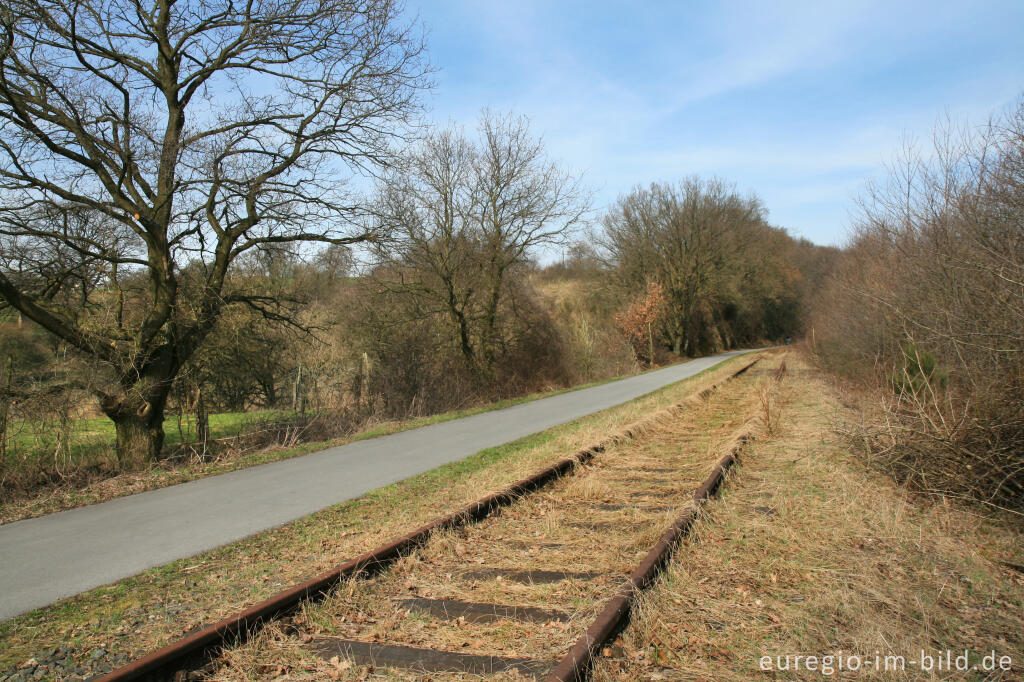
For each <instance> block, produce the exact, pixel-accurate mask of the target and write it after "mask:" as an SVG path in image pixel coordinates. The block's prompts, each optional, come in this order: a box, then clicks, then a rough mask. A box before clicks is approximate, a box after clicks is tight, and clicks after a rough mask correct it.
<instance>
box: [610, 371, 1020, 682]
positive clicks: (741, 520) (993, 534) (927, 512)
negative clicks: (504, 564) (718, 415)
mask: <svg viewBox="0 0 1024 682" xmlns="http://www.w3.org/2000/svg"><path fill="white" fill-rule="evenodd" d="M788 364H789V367H790V372H789V374H788V376H787V378H786V380H785V381H784V382H783V385H782V387H781V393H780V396H779V403H778V407H779V410H780V415H779V416H780V418H779V427H778V433H777V435H776V437H774V438H765V439H762V440H761V441H759V442H755V443H754V444H752V445H751V446H750V447H749V448H748V449H747V451H746V453H745V456H744V458H743V460H742V465H741V466H740V467H739V468H738V469H736V470H735V471H734V472H733V474H732V475H731V476H730V477H729V480H728V483H727V485H726V486H725V489H724V491H723V495H722V498H721V499H720V500H718V501H716V502H715V503H713V504H712V505H710V507H709V515H708V516H707V517H706V518H705V519H704V520H703V522H702V523H701V524H700V525H699V526H698V527H697V529H696V532H695V534H694V536H693V537H692V538H691V540H690V541H689V542H688V543H687V544H686V545H685V546H684V547H683V548H682V549H681V550H680V551H679V552H678V554H677V555H676V557H675V560H674V561H673V562H672V564H671V565H670V567H669V570H668V571H667V572H666V573H665V574H664V577H663V579H662V580H661V581H659V583H658V584H657V585H656V586H655V587H654V588H653V589H651V590H650V591H648V592H647V593H646V594H645V595H644V598H643V600H642V602H641V604H640V607H639V609H638V611H639V614H640V616H639V618H638V619H637V620H636V621H635V622H634V624H633V625H632V626H631V627H630V628H629V629H628V630H627V631H626V632H625V633H623V635H622V637H621V641H620V644H619V645H618V646H616V647H614V648H613V649H609V650H608V651H606V653H607V654H611V655H610V656H609V657H606V658H604V659H602V661H601V663H600V665H599V667H598V669H597V671H596V675H595V679H596V680H599V681H610V680H648V679H650V680H712V679H713V680H723V681H728V680H736V681H737V682H739V681H742V680H751V679H814V678H818V677H833V676H834V677H838V678H840V679H851V678H855V677H856V678H858V679H860V678H863V679H874V678H878V679H887V680H900V679H913V680H917V679H977V680H983V679H984V680H995V679H1024V575H1022V574H1021V573H1020V568H1019V567H1020V566H1021V565H1022V564H1024V543H1022V542H1021V536H1020V530H1019V525H1018V523H1019V520H1017V519H1007V518H999V517H993V516H991V515H990V514H982V513H981V512H979V511H978V510H977V509H969V508H965V507H960V506H957V505H954V504H950V503H948V502H945V501H943V500H942V499H922V498H921V497H919V496H914V495H911V494H909V493H908V492H907V491H905V490H903V489H901V488H900V487H898V486H896V485H895V484H893V483H892V482H891V481H890V480H888V479H887V478H885V477H883V476H881V475H878V474H876V473H874V472H873V471H872V470H871V469H870V467H869V466H866V463H865V462H864V460H863V458H862V457H861V456H860V455H859V450H858V449H857V448H856V447H855V446H854V445H853V444H850V443H848V442H844V441H842V440H840V439H839V438H838V437H837V436H836V432H835V431H834V430H833V428H832V427H833V426H834V425H836V424H837V423H839V422H841V421H842V420H843V419H845V418H848V416H849V415H848V414H847V413H846V409H845V408H844V407H842V405H841V404H840V403H839V401H837V399H836V397H835V393H834V391H833V390H832V388H831V386H830V385H829V384H828V383H826V381H825V380H824V379H823V377H822V376H821V375H820V374H819V373H818V372H816V371H814V370H813V368H812V367H811V366H810V365H809V364H808V363H807V362H806V361H804V360H801V359H800V358H799V357H798V356H796V355H791V359H790V360H789V361H788ZM1008 564H1009V565H1008ZM1010 565H1012V566H1016V567H1017V568H1011V567H1010ZM965 650H966V652H967V655H966V659H962V661H963V662H966V663H967V664H968V665H970V666H982V665H984V664H985V663H986V662H989V663H993V664H994V665H995V666H996V667H998V664H999V662H1000V659H1001V657H1008V658H1009V660H1011V661H1012V671H1005V670H994V671H988V672H985V671H982V670H973V671H957V670H955V667H956V664H957V661H956V657H957V656H958V655H959V656H963V654H964V651H965ZM947 651H951V652H953V653H952V655H951V657H950V659H949V660H950V662H951V664H952V667H953V668H954V670H951V671H947V670H942V671H939V669H938V667H939V663H938V658H939V656H940V654H941V656H942V658H943V665H945V660H946V659H945V656H946V652H947ZM876 652H877V653H878V655H879V658H878V662H877V663H876V661H875V655H876ZM840 653H841V655H842V656H843V659H844V666H845V667H846V668H847V669H846V670H843V671H840V670H839V669H838V665H839V662H838V660H837V659H836V658H835V657H838V656H839V655H840ZM787 655H789V656H790V658H789V659H788V666H789V668H790V670H788V671H787V670H782V669H781V668H783V667H786V665H787V659H786V658H785V657H786V656H787ZM796 655H802V656H817V657H818V658H817V659H816V660H814V661H813V662H811V661H810V660H809V659H806V658H805V659H801V662H800V663H799V665H800V669H799V670H796V669H794V668H795V665H796V662H795V661H794V660H793V658H792V657H793V656H796ZM830 655H831V656H833V657H834V658H833V659H832V660H831V661H826V660H825V659H824V658H823V657H825V656H830ZM780 656H781V657H783V658H782V659H779V657H780ZM851 656H853V657H855V658H853V659H851V658H850V657H851ZM887 656H890V657H892V656H895V657H902V659H903V665H902V669H896V668H899V667H900V660H899V659H897V658H890V659H889V660H888V665H889V668H890V669H889V670H888V671H886V670H884V668H885V667H886V664H887V661H886V657H887ZM922 656H924V657H925V658H923V659H922ZM986 656H987V657H988V659H987V661H986ZM763 657H769V658H768V659H763ZM856 657H861V661H862V665H861V670H860V671H857V672H854V671H851V670H849V669H848V668H850V667H853V666H855V665H856V663H857V658H856ZM928 657H930V659H929V658H928ZM929 660H930V662H931V665H932V667H933V670H931V671H927V670H923V669H922V668H927V667H928V665H929ZM1002 661H1003V662H1004V663H1005V662H1006V661H1007V659H1006V658H1002ZM762 663H763V665H762ZM826 663H827V664H828V667H829V668H830V669H831V671H832V672H831V674H829V673H828V672H826V669H825V667H823V666H826ZM876 667H877V668H881V669H882V670H881V671H880V672H879V671H876V670H875V669H874V668H876ZM811 668H814V669H815V670H811Z"/></svg>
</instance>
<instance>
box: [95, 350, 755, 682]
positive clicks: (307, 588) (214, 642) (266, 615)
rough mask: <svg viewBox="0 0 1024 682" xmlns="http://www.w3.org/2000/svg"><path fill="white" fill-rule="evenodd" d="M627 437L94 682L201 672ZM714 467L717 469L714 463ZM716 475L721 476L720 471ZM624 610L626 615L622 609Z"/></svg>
mask: <svg viewBox="0 0 1024 682" xmlns="http://www.w3.org/2000/svg"><path fill="white" fill-rule="evenodd" d="M759 359H760V358H755V359H754V360H753V361H752V362H749V363H747V364H746V365H744V366H743V367H741V368H740V369H739V370H737V371H736V372H733V373H732V374H730V375H729V376H728V377H726V378H725V379H724V380H723V381H720V382H718V383H715V384H713V385H712V386H711V387H709V388H706V389H704V390H703V391H701V392H700V393H699V394H698V396H699V397H701V398H706V397H707V396H708V395H710V394H711V393H712V392H714V391H715V390H716V389H718V388H719V387H720V386H721V385H722V384H723V383H724V382H725V381H730V380H732V379H734V378H736V377H738V376H740V375H741V374H743V373H744V372H746V371H747V370H749V369H750V368H751V367H753V366H754V365H755V364H757V362H758V360H759ZM676 407H678V406H676ZM633 434H634V431H633V429H631V428H627V429H626V430H625V431H624V432H623V433H622V435H621V436H620V435H615V436H611V437H609V438H606V439H604V440H602V441H601V442H600V443H598V444H596V445H593V446H591V447H588V448H584V449H582V450H580V451H578V452H577V453H576V454H574V455H573V456H571V457H567V458H566V459H563V460H561V461H559V462H557V463H555V464H553V465H551V466H548V467H546V468H544V469H543V470H541V471H539V472H537V473H535V474H533V475H532V476H529V477H527V478H524V479H522V480H520V481H518V482H516V483H514V484H512V485H511V486H509V487H507V488H505V489H504V490H502V491H500V492H497V493H493V494H491V495H488V496H487V497H484V498H482V499H480V500H477V501H476V502H473V503H471V504H468V505H466V506H465V507H462V508H461V509H459V510H458V511H455V512H453V513H451V514H448V515H446V516H443V517H441V518H438V519H435V520H434V521H431V522H430V523H427V524H425V525H423V526H420V527H419V528H417V529H415V530H413V531H411V532H409V533H407V534H405V535H403V536H401V537H399V538H397V539H395V540H392V541H391V542H389V543H387V544H385V545H382V546H380V547H377V548H376V549H374V550H372V551H370V552H367V553H365V554H361V555H360V556H358V557H356V558H354V559H351V560H349V561H346V562H345V563H343V564H341V565H339V566H336V567H335V568H332V569H331V570H329V571H327V572H325V573H321V574H320V575H318V576H315V577H313V578H310V579H309V580H306V581H304V582H302V583H299V584H297V585H294V586H293V587H290V588H288V589H286V590H284V591H282V592H279V593H277V594H275V595H274V596H272V597H270V598H268V599H266V600H264V601H262V602H259V603H258V604H255V605H253V606H251V607H249V608H247V609H245V610H244V611H241V612H239V613H236V614H234V615H232V616H229V617H227V618H225V619H223V620H220V621H218V622H215V623H212V624H211V625H207V626H205V627H203V628H201V629H199V630H198V631H196V632H193V633H191V634H188V635H186V636H184V637H182V638H181V639H179V640H177V641H175V642H172V643H171V644H168V645H167V646H164V647H162V648H160V649H157V650H156V651H154V652H152V653H150V654H148V655H146V656H144V657H142V658H139V659H136V660H134V661H132V662H130V663H128V664H126V665H124V666H122V667H120V668H117V669H116V670H113V671H111V672H109V673H107V674H106V675H104V676H102V677H101V678H99V680H100V682H126V681H128V680H165V679H172V678H175V676H176V673H178V672H179V671H182V670H186V669H189V668H192V669H194V668H197V667H201V666H202V665H203V664H204V663H205V662H206V661H207V660H209V659H210V658H211V656H212V655H213V653H214V652H215V651H216V650H218V649H220V648H222V647H223V646H224V645H225V644H228V643H236V644H237V643H241V642H243V641H245V640H247V639H248V638H249V637H250V636H251V635H252V634H254V633H255V632H256V631H258V629H259V628H260V626H261V625H262V624H263V623H265V622H267V621H270V620H273V619H274V618H278V617H280V616H283V615H285V614H287V613H290V612H292V611H294V610H295V609H296V608H298V606H299V605H300V604H302V603H303V602H305V601H315V600H318V599H322V598H323V597H324V596H326V594H327V593H328V592H329V591H330V590H331V588H333V587H334V586H335V585H337V584H338V583H339V582H341V581H342V580H345V579H348V578H354V577H358V576H362V575H371V574H373V573H376V572H379V571H381V570H383V569H385V568H386V567H388V566H389V565H390V564H392V563H394V562H395V561H396V560H397V559H398V558H400V557H401V556H403V555H405V554H407V553H408V552H410V551H411V550H413V549H415V548H417V547H419V546H421V545H423V544H424V543H425V542H427V540H428V539H429V538H430V536H431V535H432V534H433V533H435V532H437V531H441V530H448V529H453V528H458V527H460V526H463V525H466V524H468V523H471V522H474V521H478V520H481V519H483V518H485V517H487V516H488V515H489V514H491V513H492V512H493V511H494V510H496V509H498V508H500V507H503V506H507V505H509V504H512V503H513V502H515V501H516V500H517V499H519V498H520V497H523V496H524V495H527V494H529V493H531V492H533V491H535V490H537V489H539V488H541V487H543V486H544V485H546V484H547V483H550V482H551V481H553V480H555V479H557V478H559V477H560V476H562V475H564V474H566V473H569V472H571V471H572V470H573V469H574V468H575V467H577V466H579V465H581V464H585V463H586V462H588V461H590V460H591V459H593V457H594V456H595V455H596V454H597V453H600V452H603V451H604V450H605V448H606V447H607V446H608V445H609V444H612V443H614V442H617V441H618V440H621V439H622V438H623V437H625V438H631V437H632V436H633ZM723 462H724V460H723ZM720 466H721V463H719V467H720ZM716 471H717V469H716ZM721 475H724V471H723V472H722V474H721ZM691 523H692V521H691ZM687 527H688V526H687ZM645 561H646V560H645ZM659 565H660V564H659ZM655 573H656V570H655ZM652 575H653V574H652ZM631 580H632V578H631ZM644 584H646V582H645V583H644ZM626 608H627V610H628V606H627V607H626ZM588 632H589V631H588Z"/></svg>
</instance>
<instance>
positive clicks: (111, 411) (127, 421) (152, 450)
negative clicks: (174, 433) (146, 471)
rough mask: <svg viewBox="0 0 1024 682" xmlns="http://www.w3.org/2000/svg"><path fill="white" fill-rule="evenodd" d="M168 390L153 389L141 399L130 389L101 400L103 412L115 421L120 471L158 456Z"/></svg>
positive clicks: (154, 459)
mask: <svg viewBox="0 0 1024 682" xmlns="http://www.w3.org/2000/svg"><path fill="white" fill-rule="evenodd" d="M168 383H169V382H168ZM167 393H168V391H166V390H155V391H151V392H149V395H148V396H147V398H148V399H143V398H141V397H139V396H138V394H137V393H135V392H133V393H132V394H129V395H124V394H122V395H120V396H106V397H105V398H103V399H102V400H101V401H100V405H101V407H102V408H103V411H104V412H105V413H106V415H107V416H108V417H110V419H111V420H112V421H113V422H114V428H115V430H116V432H117V461H118V464H119V466H120V468H121V470H122V471H133V470H138V469H141V468H144V467H146V466H148V465H149V464H152V463H153V462H155V461H157V460H158V459H160V453H161V451H162V450H163V445H164V410H165V408H166V407H167Z"/></svg>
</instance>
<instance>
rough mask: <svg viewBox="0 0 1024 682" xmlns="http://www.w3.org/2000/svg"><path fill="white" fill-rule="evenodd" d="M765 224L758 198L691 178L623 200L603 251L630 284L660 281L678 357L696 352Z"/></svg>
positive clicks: (610, 218) (639, 286)
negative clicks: (749, 242)
mask: <svg viewBox="0 0 1024 682" xmlns="http://www.w3.org/2000/svg"><path fill="white" fill-rule="evenodd" d="M760 225H764V209H763V207H762V206H761V204H760V202H759V201H758V200H757V199H752V198H751V199H746V198H742V197H740V196H739V195H737V193H736V191H735V189H734V188H733V187H731V186H729V185H727V184H726V183H724V182H722V181H719V180H707V181H705V180H701V179H699V178H689V179H687V180H685V181H683V182H681V183H679V185H678V186H673V185H668V184H659V183H652V184H651V186H650V187H648V188H637V189H635V190H633V192H631V193H630V194H628V195H625V196H623V197H620V198H619V200H618V202H617V203H616V204H615V205H614V206H613V207H612V208H611V209H610V210H609V212H608V214H607V215H606V216H605V219H604V228H605V232H604V237H603V239H602V241H603V245H604V246H605V248H606V249H607V250H608V252H609V253H610V255H611V260H612V264H613V265H614V266H615V268H616V271H617V273H618V275H619V277H620V278H621V279H622V281H623V282H624V283H625V284H626V286H627V287H628V288H630V289H632V290H634V291H642V290H643V289H644V287H645V286H646V284H647V283H648V282H649V281H651V280H654V281H657V282H658V283H659V284H661V286H662V287H663V288H664V292H665V297H666V299H667V301H668V309H669V312H668V314H667V316H666V329H665V332H666V335H667V336H668V338H669V340H670V342H671V344H672V347H673V350H674V351H675V352H676V353H692V352H695V351H696V350H697V349H696V348H695V346H697V345H698V344H699V343H700V341H701V339H700V337H701V334H702V333H703V332H704V331H705V330H708V329H712V325H710V324H708V320H706V319H704V318H705V317H706V316H707V315H709V314H710V310H711V308H712V307H713V306H714V305H716V304H717V303H719V301H720V300H721V299H722V298H723V297H724V296H725V295H726V294H727V293H728V288H729V280H730V278H733V277H734V276H736V275H737V274H739V276H742V272H739V273H738V272H737V271H741V270H742V268H740V267H738V261H739V258H740V254H741V252H742V251H743V249H744V248H745V246H746V245H745V243H744V241H743V240H744V238H745V237H747V236H749V234H750V228H751V227H753V226H760Z"/></svg>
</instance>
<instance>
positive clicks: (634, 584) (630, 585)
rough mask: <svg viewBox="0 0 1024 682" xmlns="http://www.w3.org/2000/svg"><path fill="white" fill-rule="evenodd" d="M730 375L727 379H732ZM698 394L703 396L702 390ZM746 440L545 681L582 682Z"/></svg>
mask: <svg viewBox="0 0 1024 682" xmlns="http://www.w3.org/2000/svg"><path fill="white" fill-rule="evenodd" d="M753 364H754V363H751V364H749V365H747V366H746V367H744V368H742V369H741V370H740V371H739V372H737V373H736V374H733V375H732V377H736V376H739V375H740V374H742V373H743V372H745V371H747V370H748V369H750V367H752V366H753ZM785 373H786V363H785V361H783V362H782V364H781V365H780V366H779V369H778V371H777V372H776V373H775V375H774V377H773V380H774V381H776V382H778V381H781V380H782V377H783V376H784V375H785ZM732 377H730V378H732ZM700 396H701V397H702V398H703V397H706V395H705V392H704V391H702V392H701V393H700ZM748 440H749V436H747V435H743V436H741V437H740V438H739V439H738V440H737V443H736V445H735V446H734V447H733V448H732V450H731V451H730V452H729V454H727V455H725V457H723V458H722V459H721V460H720V461H719V462H718V464H716V465H715V468H714V469H713V470H712V471H711V474H710V475H709V476H708V477H707V478H706V479H705V480H704V483H703V484H701V486H700V487H699V488H698V489H697V491H696V492H695V493H694V494H693V502H694V504H693V506H691V507H688V508H687V509H686V511H685V512H683V514H682V516H680V517H679V518H678V519H676V520H675V522H674V523H673V524H672V525H671V526H669V528H668V530H666V531H665V532H664V533H663V534H662V536H661V538H660V539H659V540H658V542H657V543H655V545H654V547H652V548H651V550H650V551H649V552H648V553H647V555H646V556H645V557H644V559H643V561H641V562H640V564H639V565H638V566H637V567H636V569H634V570H633V572H632V573H631V574H630V575H629V581H628V582H627V583H626V585H625V587H623V588H622V590H620V591H619V593H618V594H617V595H615V596H614V597H612V598H611V599H609V600H608V602H607V603H606V604H605V607H604V608H603V609H602V610H601V612H600V613H599V614H598V615H597V618H595V619H594V622H593V623H592V624H591V625H590V627H589V628H587V631H586V632H585V633H584V634H583V636H582V637H580V638H579V639H578V640H576V643H575V644H573V646H572V648H571V649H569V653H567V654H566V655H565V657H564V658H562V660H561V661H559V663H558V665H557V666H556V667H555V669H554V670H553V671H552V672H551V675H550V676H549V677H548V682H583V681H584V680H586V679H587V676H588V675H589V673H590V669H591V667H592V666H593V662H594V658H595V657H596V655H597V653H598V652H599V651H600V650H601V647H603V646H604V645H605V644H606V643H607V642H609V641H610V640H611V638H612V637H613V636H614V635H615V634H616V633H617V632H620V631H621V630H622V629H623V628H624V627H625V626H626V625H627V624H628V623H629V616H630V611H631V610H632V607H633V601H634V600H635V599H636V595H637V594H638V593H639V592H640V591H641V590H643V589H645V588H646V587H647V586H648V585H650V584H651V583H652V582H653V581H654V579H655V578H656V577H657V575H658V573H659V572H660V571H661V569H662V567H663V566H664V565H665V564H666V563H668V560H669V559H671V558H672V552H673V550H674V549H675V546H676V545H677V544H678V543H679V541H680V540H682V539H683V538H684V537H686V536H687V535H688V534H689V532H690V529H691V528H693V524H694V523H696V522H697V519H698V518H700V514H701V510H702V508H703V506H704V503H705V502H707V500H709V499H710V498H711V497H712V496H713V495H714V494H715V492H716V491H717V490H718V488H719V487H720V486H721V485H722V482H723V481H724V480H725V475H726V473H727V472H728V471H729V469H730V468H732V466H733V464H735V463H736V461H737V459H738V458H739V453H740V451H741V450H742V449H743V447H744V445H745V444H746V443H747V441H748Z"/></svg>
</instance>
